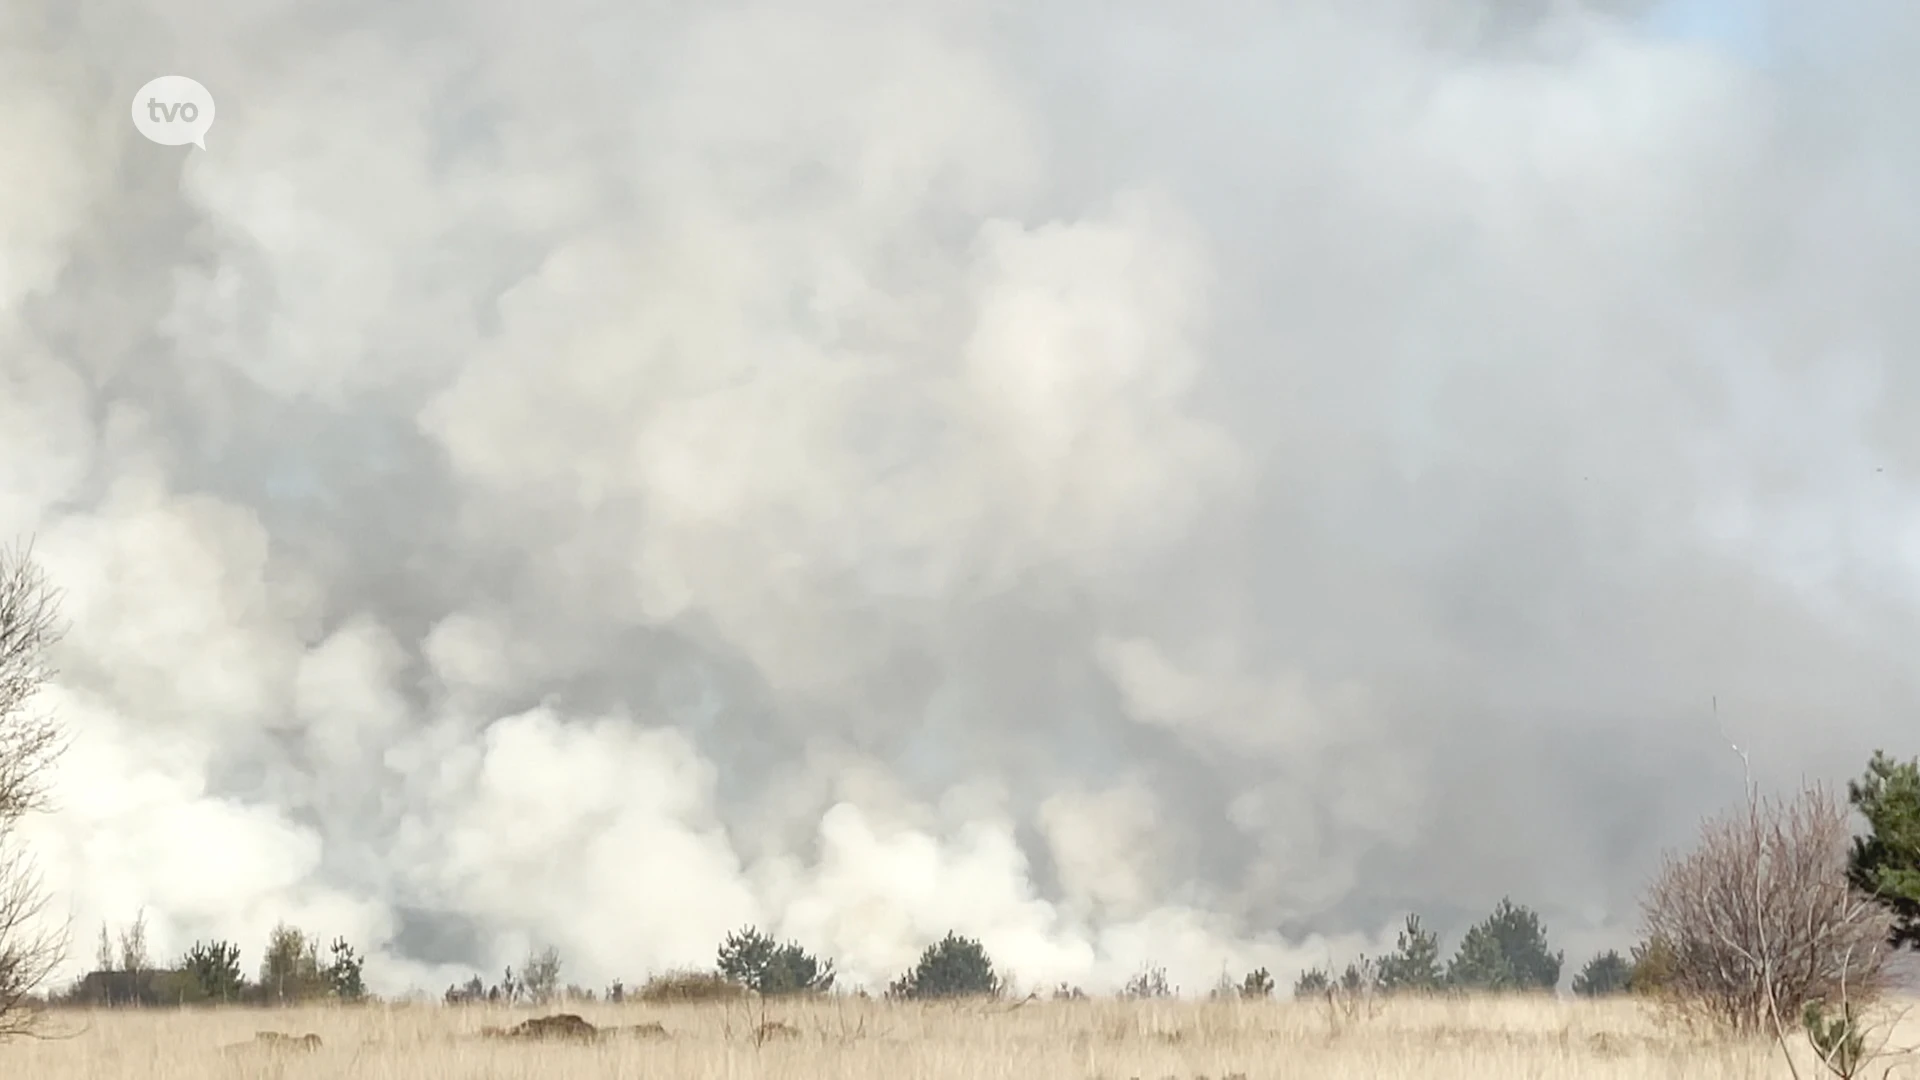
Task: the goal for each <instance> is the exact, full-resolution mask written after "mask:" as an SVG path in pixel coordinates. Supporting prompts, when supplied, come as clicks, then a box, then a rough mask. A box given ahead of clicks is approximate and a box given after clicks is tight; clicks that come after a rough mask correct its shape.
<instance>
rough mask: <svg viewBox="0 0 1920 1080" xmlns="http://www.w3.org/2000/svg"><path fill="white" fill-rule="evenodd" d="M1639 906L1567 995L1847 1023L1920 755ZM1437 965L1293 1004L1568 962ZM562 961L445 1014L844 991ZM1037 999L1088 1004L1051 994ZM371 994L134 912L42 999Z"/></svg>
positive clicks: (551, 960) (1871, 962)
mask: <svg viewBox="0 0 1920 1080" xmlns="http://www.w3.org/2000/svg"><path fill="white" fill-rule="evenodd" d="M1856 814H1857V815H1858V817H1860V818H1862V819H1864V820H1865V822H1866V823H1867V825H1868V831H1867V833H1866V834H1865V835H1861V836H1855V835H1854V834H1853V832H1852V828H1851V817H1852V815H1856ZM1641 909H1642V910H1641V915H1642V918H1641V923H1642V931H1643V933H1642V939H1641V941H1640V942H1639V943H1638V944H1636V945H1635V946H1634V947H1633V948H1632V949H1631V950H1630V955H1628V956H1623V955H1621V953H1620V952H1618V951H1617V950H1608V951H1606V952H1603V953H1600V954H1599V955H1597V956H1594V957H1591V958H1590V959H1588V960H1587V961H1586V962H1585V964H1584V965H1583V966H1582V967H1581V968H1580V970H1579V971H1578V972H1577V973H1576V974H1575V975H1574V977H1573V979H1572V988H1573V991H1574V992H1575V993H1576V994H1578V995H1582V996H1589V997H1600V996H1606V995H1612V994H1621V993H1641V994H1646V995H1650V996H1652V997H1655V998H1657V999H1658V1000H1659V1001H1661V1002H1664V1003H1666V1004H1668V1005H1671V1006H1673V1007H1674V1008H1676V1009H1679V1010H1682V1011H1689V1012H1692V1013H1694V1014H1696V1015H1700V1016H1703V1017H1704V1018H1707V1019H1710V1020H1713V1021H1715V1022H1718V1023H1721V1024H1723V1025H1725V1026H1729V1027H1732V1028H1735V1029H1740V1030H1748V1031H1752V1030H1756V1029H1758V1030H1762V1031H1768V1032H1770V1033H1771V1034H1773V1035H1775V1036H1781V1037H1783V1036H1782V1030H1783V1028H1784V1027H1788V1026H1804V1027H1806V1028H1807V1029H1808V1030H1812V1029H1814V1028H1815V1027H1817V1026H1818V1025H1819V1024H1821V1023H1824V1022H1825V1021H1822V1020H1821V1019H1820V1016H1821V1015H1822V1011H1823V1010H1827V1009H1831V1008H1838V1009H1840V1010H1842V1012H1846V1011H1847V1010H1851V1009H1853V1008H1854V1007H1855V1006H1856V1005H1858V1004H1861V1003H1864V1002H1867V1001H1869V1000H1871V998H1872V997H1873V996H1874V995H1875V993H1876V992H1877V991H1878V990H1879V989H1880V987H1881V986H1882V985H1883V983H1884V980H1883V978H1882V975H1883V963H1884V961H1885V960H1886V959H1887V958H1888V957H1889V956H1890V955H1891V952H1892V951H1893V950H1895V949H1898V948H1900V947H1903V946H1906V947H1916V948H1920V760H1915V761H1907V762H1899V761H1895V760H1893V759H1891V758H1889V757H1887V756H1886V755H1884V754H1878V753H1876V754H1875V755H1874V756H1873V759H1872V761H1871V762H1870V764H1869V767H1868V769H1867V771H1866V772H1865V774H1864V775H1862V776H1861V777H1860V778H1859V779H1858V780H1856V781H1854V782H1853V783H1851V784H1849V785H1848V787H1847V798H1846V800H1845V801H1844V802H1843V801H1841V800H1839V799H1838V798H1836V797H1834V796H1832V795H1830V794H1828V793H1827V792H1826V791H1825V790H1824V789H1821V788H1818V787H1807V788H1803V789H1802V790H1801V791H1799V792H1798V793H1797V795H1795V796H1794V797H1793V798H1790V799H1787V800H1784V801H1773V800H1763V799H1761V798H1760V797H1759V796H1758V795H1757V793H1754V792H1752V791H1751V789H1750V792H1749V798H1748V800H1747V803H1746V804H1745V805H1744V806H1742V807H1740V808H1739V809H1737V810H1735V811H1733V812H1730V813H1729V814H1727V815H1725V816H1723V817H1721V818H1719V819H1715V820H1713V821H1709V822H1708V823H1706V824H1705V825H1704V826H1703V828H1702V830H1701V833H1700V836H1699V840H1698V842H1697V844H1696V846H1695V847H1694V848H1693V849H1692V850H1690V851H1687V852H1682V853H1679V854H1674V855H1670V856H1669V857H1668V858H1667V860H1666V862H1665V863H1664V864H1663V866H1662V867H1661V869H1660V871H1659V873H1658V874H1656V875H1655V877H1654V879H1653V880H1652V881H1651V883H1650V884H1649V886H1648V889H1647V892H1646V894H1645V896H1644V898H1643V900H1642V904H1641ZM1443 955H1445V954H1444V953H1443V950H1442V948H1441V941H1440V937H1439V935H1438V934H1436V933H1435V932H1433V931H1431V930H1429V929H1427V928H1426V927H1425V926H1424V925H1423V924H1422V922H1421V919H1420V917H1419V916H1418V915H1417V914H1415V915H1409V916H1407V918H1406V921H1405V924H1404V926H1403V928H1402V929H1401V930H1400V933H1399V936H1398V941H1397V943H1396V947H1395V949H1394V950H1393V951H1392V952H1391V953H1389V954H1387V955H1384V956H1380V957H1368V956H1364V955H1363V956H1360V957H1357V958H1355V959H1353V960H1352V961H1350V962H1348V963H1346V964H1345V966H1344V968H1342V969H1340V970H1338V971H1337V972H1336V970H1335V969H1334V967H1333V966H1332V965H1331V964H1329V966H1328V967H1324V968H1318V967H1316V968H1311V969H1308V970H1306V971H1304V972H1301V973H1300V974H1299V976H1298V978H1297V979H1296V980H1295V981H1294V983H1293V994H1294V996H1295V997H1296V998H1303V999H1309V1000H1311V999H1315V998H1323V999H1325V1000H1327V1001H1329V1002H1333V1003H1335V1004H1338V1005H1340V1006H1342V1007H1343V1008H1345V1009H1348V1010H1351V1009H1353V1008H1354V1007H1356V1003H1364V1002H1370V1001H1373V1000H1375V999H1377V998H1381V997H1384V996H1389V995H1396V994H1434V993H1516V992H1517V993H1528V992H1544V993H1551V992H1553V991H1554V990H1555V989H1556V988H1557V987H1558V986H1559V985H1560V979H1561V975H1562V972H1563V965H1564V961H1565V953H1564V952H1562V951H1558V950H1554V949H1552V948H1551V947H1550V944H1549V941H1548V937H1547V931H1546V927H1545V925H1544V924H1543V923H1542V921H1541V919H1540V916H1539V915H1538V914H1536V913H1535V912H1534V911H1533V910H1532V909H1530V908H1528V907H1525V906H1523V905H1520V904H1516V903H1514V902H1513V901H1512V900H1511V898H1503V899H1502V900H1501V901H1500V902H1499V904H1498V905H1496V906H1495V908H1494V909H1493V911H1492V912H1491V913H1490V914H1489V915H1488V916H1487V917H1486V918H1484V919H1483V920H1481V921H1480V922H1478V923H1476V924H1474V925H1473V926H1471V927H1469V928H1468V929H1467V931H1466V933H1465V934H1464V936H1463V937H1462V938H1461V940H1460V942H1459V943H1458V945H1457V946H1456V947H1455V949H1454V950H1453V951H1452V953H1451V955H1450V956H1447V957H1446V958H1445V959H1443ZM563 967H564V965H563V963H562V958H561V956H560V954H559V952H558V950H556V949H553V948H551V947H548V948H541V949H537V950H535V951H533V952H531V953H529V955H528V956H527V957H526V958H525V959H524V961H523V962H522V963H521V964H519V965H517V966H516V967H508V968H507V969H506V970H505V972H504V973H503V975H502V976H501V978H500V979H498V980H497V981H494V982H492V983H491V984H489V983H487V982H486V981H485V980H483V979H482V978H481V977H480V976H479V975H477V974H476V975H475V976H473V977H472V978H471V979H469V980H467V981H466V982H465V983H461V984H456V985H452V986H449V987H447V988H446V991H445V993H444V994H443V995H442V1000H443V1001H444V1002H445V1003H447V1004H449V1005H462V1004H476V1003H492V1004H501V1005H545V1004H550V1003H554V1002H558V1001H567V1000H574V1001H591V1000H604V1001H609V1002H624V1001H629V1000H634V1001H647V1002H695V1001H710V1000H725V999H728V998H737V997H741V996H745V995H750V994H751V995H760V996H768V997H778V996H789V995H803V994H825V993H831V992H834V991H836V989H841V988H840V987H838V985H837V984H838V976H837V973H836V971H835V965H834V961H833V960H832V959H831V958H825V957H821V956H819V955H816V954H815V953H813V952H811V951H809V950H808V949H807V948H805V947H804V946H802V945H801V944H799V943H798V942H794V941H786V942H781V941H778V940H776V939H775V938H774V937H772V936H771V935H769V934H767V933H766V932H764V931H762V930H761V929H759V928H757V927H752V926H749V927H743V928H741V929H740V930H737V931H734V932H732V933H729V934H727V935H726V936H725V938H724V939H723V940H722V941H721V942H719V944H718V947H717V948H716V950H715V953H714V962H713V964H712V966H711V967H710V968H703V969H683V970H676V971H669V972H665V973H662V974H657V975H654V976H652V977H650V978H648V979H646V980H645V981H644V982H643V983H641V984H639V985H638V986H636V987H631V988H630V987H628V986H627V985H626V984H625V983H624V982H623V981H620V980H615V981H614V982H613V983H611V984H610V985H608V986H607V987H605V988H604V990H600V991H595V990H592V989H588V988H584V987H581V986H579V985H576V984H571V983H566V982H565V981H563V978H562V976H563ZM1008 989H1009V985H1008V980H1007V979H1006V977H1005V976H1004V975H1003V974H1002V973H1001V972H1000V971H998V970H997V969H996V967H995V964H994V961H993V959H992V958H991V957H990V956H989V955H988V953H987V951H986V949H985V947H984V946H983V945H982V944H981V942H980V941H979V940H977V939H974V938H969V937H964V936H961V935H959V934H957V933H954V932H951V931H950V932H948V933H947V934H946V936H945V937H943V938H942V939H941V940H939V941H937V942H935V943H933V944H931V945H929V946H927V947H926V948H925V950H924V951H923V952H922V953H921V954H920V957H919V959H918V960H917V961H916V962H915V963H914V964H913V966H911V967H910V968H908V969H907V970H906V971H903V972H901V973H900V974H899V976H898V977H896V978H894V979H893V980H891V981H890V982H889V983H888V985H887V987H886V989H885V991H884V996H885V997H887V998H892V999H899V1000H926V999H940V998H957V997H996V996H1001V995H1003V994H1005V993H1006V992H1007V991H1008ZM1274 991H1275V980H1274V978H1273V976H1272V974H1271V973H1270V972H1268V971H1267V970H1266V969H1265V968H1259V969H1256V970H1254V971H1251V972H1248V973H1246V974H1245V975H1244V976H1242V977H1240V978H1238V979H1235V978H1231V977H1228V976H1224V975H1223V977H1222V979H1221V981H1220V982H1219V983H1218V984H1216V986H1215V987H1214V988H1213V990H1212V996H1213V997H1214V998H1216V999H1218V998H1224V997H1232V998H1268V997H1271V996H1272V995H1273V994H1274ZM1177 992H1178V991H1177V988H1175V987H1172V986H1171V985H1170V984H1169V983H1168V980H1167V978H1166V973H1165V971H1164V970H1163V969H1160V968H1155V967H1148V968H1146V969H1145V970H1143V971H1141V972H1140V973H1139V974H1137V975H1136V976H1135V977H1134V978H1132V979H1130V980H1129V981H1128V982H1127V983H1126V984H1125V986H1124V987H1123V988H1122V989H1121V991H1120V995H1121V996H1122V997H1125V998H1133V999H1140V998H1162V997H1171V996H1174V995H1175V994H1176V993H1177ZM853 993H854V994H855V995H857V996H861V997H865V996H868V995H867V992H866V991H865V990H860V989H856V990H854V991H853ZM1036 996H1037V995H1036ZM1052 996H1053V997H1055V998H1068V999H1072V998H1083V997H1086V996H1087V995H1086V994H1085V993H1084V992H1083V991H1081V990H1080V989H1079V988H1078V987H1074V986H1069V985H1066V984H1061V985H1059V986H1057V987H1055V988H1054V989H1053V992H1052ZM366 998H367V991H366V987H365V983H364V980H363V965H362V961H361V959H360V957H359V955H358V954H357V953H356V952H355V950H354V949H353V948H352V947H351V946H350V945H348V944H347V943H346V942H345V941H344V940H342V939H339V938H335V939H334V940H333V941H332V943H331V944H330V945H329V946H327V948H326V949H325V951H324V953H323V951H322V949H321V946H320V939H319V938H317V937H314V936H312V935H310V934H307V933H306V932H304V931H302V930H300V929H297V928H294V927H291V926H287V925H285V924H281V925H279V926H277V927H276V928H275V929H274V930H273V932H272V934H271V935H269V939H268V941H267V944H266V948H265V950H264V953H263V956H262V959H261V961H260V963H259V965H258V967H257V969H256V972H255V973H254V975H253V977H251V978H249V977H248V973H247V971H246V970H245V968H244V966H243V964H242V960H241V952H240V949H239V947H238V946H237V945H234V944H233V943H231V942H227V941H212V942H195V943H194V945H193V947H192V948H190V949H188V950H187V951H186V952H185V953H184V954H182V955H181V956H180V957H178V958H177V959H175V960H174V961H173V962H171V963H169V964H166V965H156V964H154V963H152V962H151V961H150V960H149V959H148V957H147V955H146V945H145V922H144V918H139V919H136V920H135V922H134V924H133V925H132V926H131V927H130V928H129V929H127V930H125V931H123V932H122V933H121V934H120V935H119V937H118V940H117V943H116V942H115V941H114V940H112V939H110V937H109V935H108V933H107V929H106V927H104V926H103V927H102V928H101V932H100V939H99V949H98V955H97V962H96V970H95V971H93V972H91V973H89V974H88V975H87V976H86V977H85V978H83V979H81V980H80V981H79V982H78V983H77V984H75V985H74V986H73V987H72V988H70V989H69V990H68V991H66V992H65V993H64V994H61V995H58V996H56V997H55V999H54V1000H55V1001H56V1002H64V1003H75V1004H88V1005H122V1004H143V1005H175V1004H204V1003H222V1002H231V1003H249V1004H281V1003H299V1002H310V1001H316V1000H337V1001H343V1002H354V1001H361V1000H365V999H366ZM1849 1015H1850V1013H1849Z"/></svg>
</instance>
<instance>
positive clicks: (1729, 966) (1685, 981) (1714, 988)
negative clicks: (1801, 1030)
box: [1641, 785, 1891, 1039]
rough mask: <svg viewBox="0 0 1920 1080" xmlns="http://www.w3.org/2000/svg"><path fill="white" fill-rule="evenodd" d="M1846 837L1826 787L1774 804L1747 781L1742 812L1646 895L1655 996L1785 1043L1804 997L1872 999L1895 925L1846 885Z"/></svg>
mask: <svg viewBox="0 0 1920 1080" xmlns="http://www.w3.org/2000/svg"><path fill="white" fill-rule="evenodd" d="M1851 840H1852V836H1851V834H1850V832H1849V830H1848V824H1847V809H1846V806H1845V805H1844V804H1843V803H1842V802H1841V801H1840V800H1839V799H1838V798H1836V797H1835V796H1833V795H1832V794H1830V793H1829V792H1828V791H1826V790H1825V789H1824V788H1822V787H1819V786H1817V785H1816V786H1809V787H1805V788H1803V789H1802V790H1801V791H1800V792H1799V793H1798V795H1796V796H1795V797H1794V798H1792V799H1789V800H1777V799H1762V798H1760V797H1758V796H1757V795H1756V794H1755V793H1754V792H1753V790H1752V788H1751V786H1749V789H1748V798H1747V805H1746V806H1745V808H1744V809H1742V810H1740V811H1736V812H1733V813H1730V814H1727V815H1725V816H1722V817H1719V818H1715V819H1713V820H1711V821H1709V822H1707V823H1706V824H1705V825H1704V826H1703V828H1702V829H1701V834H1700V840H1699V843H1698V845H1697V846H1696V847H1695V848H1694V849H1693V851H1691V852H1690V853H1688V854H1686V855H1684V856H1674V855H1669V856H1668V857H1667V859H1666V860H1665V861H1664V863H1663V865H1662V867H1661V869H1660V871H1659V873H1658V874H1657V875H1656V877H1655V879H1654V881H1653V884H1652V886H1651V888H1650V889H1649V890H1648V892H1647V894H1646V896H1645V898H1644V899H1643V901H1642V905H1641V913H1642V918H1643V924H1644V927H1645V930H1646V939H1647V945H1646V948H1647V950H1648V951H1649V952H1651V953H1653V954H1654V955H1659V956H1660V957H1661V958H1662V961H1663V967H1664V969H1665V970H1664V971H1663V972H1662V976H1663V977H1662V978H1661V979H1660V986H1659V998H1660V1000H1661V1001H1663V1002H1664V1003H1665V1004H1666V1005H1667V1006H1668V1007H1670V1008H1671V1009H1674V1010H1676V1011H1678V1012H1681V1013H1684V1014H1687V1015H1688V1016H1690V1017H1695V1018H1699V1019H1705V1020H1707V1021H1710V1022H1712V1023H1715V1024H1718V1025H1723V1026H1725V1027H1728V1028H1731V1029H1732V1030H1734V1031H1735V1032H1740V1033H1768V1034H1772V1035H1775V1036H1776V1037H1780V1038H1782V1039H1784V1037H1785V1031H1786V1029H1787V1027H1788V1026H1789V1025H1792V1024H1797V1023H1798V1022H1799V1020H1800V1018H1801V1016H1802V1015H1803V1013H1804V1010H1805V1009H1806V1007H1807V1006H1808V1005H1809V1004H1818V1003H1827V1002H1839V1001H1842V1000H1849V1001H1852V1002H1861V1001H1865V1000H1869V999H1871V998H1872V996H1873V995H1874V994H1875V993H1876V992H1877V991H1878V990H1880V989H1881V987H1882V985H1883V983H1882V978H1881V975H1882V968H1883V966H1884V963H1885V961H1886V957H1887V950H1888V945H1887V938H1888V931H1889V930H1890V928H1891V923H1890V916H1889V915H1888V914H1887V912H1886V909H1885V908H1883V907H1881V906H1880V905H1879V904H1877V903H1875V902H1874V900H1873V898H1872V897H1870V896H1867V895H1866V894H1864V893H1861V892H1860V891H1858V890H1857V889H1855V888H1853V887H1852V886H1851V885H1850V884H1849V883H1848V881H1847V855H1848V851H1849V848H1850V844H1851Z"/></svg>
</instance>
